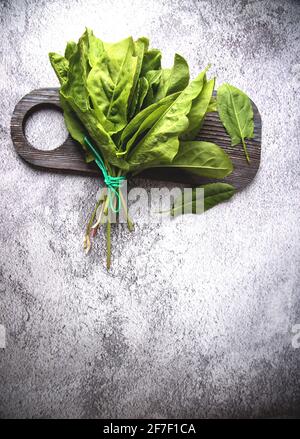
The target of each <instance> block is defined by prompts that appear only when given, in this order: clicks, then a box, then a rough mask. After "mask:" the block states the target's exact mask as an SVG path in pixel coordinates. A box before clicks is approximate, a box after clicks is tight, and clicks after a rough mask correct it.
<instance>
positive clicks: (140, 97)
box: [129, 76, 149, 119]
mask: <svg viewBox="0 0 300 439" xmlns="http://www.w3.org/2000/svg"><path fill="white" fill-rule="evenodd" d="M148 89H149V83H148V81H147V79H146V78H144V77H143V76H142V77H141V78H139V80H138V84H137V89H136V92H135V95H134V97H133V101H132V103H131V112H130V113H129V118H130V119H132V118H133V117H134V116H135V115H136V114H137V113H138V112H139V111H140V109H141V107H142V105H143V102H144V99H145V97H146V95H147V92H148Z"/></svg>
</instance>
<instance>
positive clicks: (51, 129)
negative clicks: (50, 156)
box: [24, 107, 68, 151]
mask: <svg viewBox="0 0 300 439" xmlns="http://www.w3.org/2000/svg"><path fill="white" fill-rule="evenodd" d="M24 132H25V136H26V138H27V140H28V141H29V143H30V144H31V145H32V146H33V147H34V148H36V149H39V150H42V151H50V150H53V149H55V148H58V147H59V146H60V145H62V144H63V143H64V142H65V140H66V139H67V137H68V131H67V128H66V126H65V122H64V117H63V114H62V112H61V111H60V110H59V109H56V108H54V107H53V108H40V109H37V110H35V111H34V112H33V113H32V114H31V115H30V116H29V117H28V119H27V120H26V123H25V128H24Z"/></svg>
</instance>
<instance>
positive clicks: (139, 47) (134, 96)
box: [128, 37, 149, 119]
mask: <svg viewBox="0 0 300 439" xmlns="http://www.w3.org/2000/svg"><path fill="white" fill-rule="evenodd" d="M148 46H149V40H148V38H145V37H142V38H139V39H138V40H137V41H135V42H134V56H136V57H137V63H136V69H135V73H134V78H133V84H132V88H131V91H130V95H129V104H128V116H129V119H131V118H132V117H133V116H134V114H135V113H136V105H137V102H138V101H139V96H141V95H142V94H143V93H142V92H141V89H143V90H145V87H146V85H145V82H144V83H143V84H141V79H142V78H140V73H141V68H142V64H143V59H144V54H145V52H146V51H147V50H148ZM147 90H148V88H147Z"/></svg>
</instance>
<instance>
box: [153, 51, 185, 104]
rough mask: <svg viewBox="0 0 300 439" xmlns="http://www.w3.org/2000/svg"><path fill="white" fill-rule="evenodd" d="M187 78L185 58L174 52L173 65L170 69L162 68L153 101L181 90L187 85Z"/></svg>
mask: <svg viewBox="0 0 300 439" xmlns="http://www.w3.org/2000/svg"><path fill="white" fill-rule="evenodd" d="M189 80H190V73H189V66H188V64H187V62H186V60H185V59H184V58H183V57H182V56H181V55H179V54H178V53H176V54H175V57H174V65H173V67H172V68H171V69H163V70H162V74H161V79H160V83H159V86H158V90H157V93H156V95H155V101H159V100H160V99H162V98H164V97H165V96H168V95H170V94H173V93H176V92H177V91H182V90H183V89H184V88H185V87H186V86H187V85H188V83H189Z"/></svg>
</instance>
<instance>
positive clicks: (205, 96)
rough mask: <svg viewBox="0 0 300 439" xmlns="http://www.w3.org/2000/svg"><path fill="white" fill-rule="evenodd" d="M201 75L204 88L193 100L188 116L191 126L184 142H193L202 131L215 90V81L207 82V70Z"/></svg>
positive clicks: (185, 133)
mask: <svg viewBox="0 0 300 439" xmlns="http://www.w3.org/2000/svg"><path fill="white" fill-rule="evenodd" d="M201 74H202V75H203V88H202V90H201V92H200V93H199V95H198V96H197V97H196V99H194V100H193V104H192V107H191V110H190V112H189V114H188V118H189V126H188V128H187V130H186V131H185V132H184V133H183V135H182V137H181V138H182V139H183V140H193V139H194V138H195V137H196V135H197V134H198V132H199V131H200V128H201V126H202V124H203V120H204V117H205V114H206V113H207V109H208V106H209V102H210V100H211V96H212V92H213V90H214V86H215V79H214V78H213V79H211V80H210V81H208V82H206V70H204V72H202V73H201Z"/></svg>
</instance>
